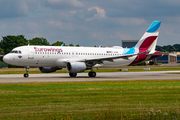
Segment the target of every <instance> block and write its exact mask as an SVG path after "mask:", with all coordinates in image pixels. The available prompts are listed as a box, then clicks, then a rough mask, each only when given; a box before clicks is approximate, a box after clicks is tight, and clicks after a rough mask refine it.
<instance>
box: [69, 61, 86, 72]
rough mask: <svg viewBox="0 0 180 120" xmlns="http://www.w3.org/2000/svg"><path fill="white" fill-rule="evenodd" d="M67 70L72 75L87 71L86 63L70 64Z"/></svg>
mask: <svg viewBox="0 0 180 120" xmlns="http://www.w3.org/2000/svg"><path fill="white" fill-rule="evenodd" d="M66 69H67V70H68V72H70V73H79V72H84V71H85V70H86V64H85V63H84V62H68V63H67V65H66Z"/></svg>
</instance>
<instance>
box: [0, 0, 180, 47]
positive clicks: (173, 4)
mask: <svg viewBox="0 0 180 120" xmlns="http://www.w3.org/2000/svg"><path fill="white" fill-rule="evenodd" d="M0 8H1V9H0V34H1V36H7V35H24V36H25V37H26V38H27V39H32V38H35V37H44V38H46V39H47V40H48V41H49V42H50V43H51V44H52V43H54V42H56V41H63V42H65V43H66V44H70V43H72V44H74V45H76V44H80V45H81V46H94V45H97V46H99V45H104V46H109V45H110V46H117V45H121V40H139V39H140V38H141V36H142V35H143V34H144V32H145V31H146V30H147V28H148V27H149V25H150V24H151V23H152V21H153V20H160V21H162V24H161V28H160V35H159V39H158V45H161V46H163V45H169V44H170V45H173V44H180V1H179V0H0ZM1 39H2V38H1Z"/></svg>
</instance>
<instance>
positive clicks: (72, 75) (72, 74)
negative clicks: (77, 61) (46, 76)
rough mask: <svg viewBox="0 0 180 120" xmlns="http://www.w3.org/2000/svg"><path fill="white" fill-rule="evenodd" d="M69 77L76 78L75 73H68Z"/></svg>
mask: <svg viewBox="0 0 180 120" xmlns="http://www.w3.org/2000/svg"><path fill="white" fill-rule="evenodd" d="M69 76H70V77H76V76H77V73H69Z"/></svg>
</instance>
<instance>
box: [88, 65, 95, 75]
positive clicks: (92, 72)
mask: <svg viewBox="0 0 180 120" xmlns="http://www.w3.org/2000/svg"><path fill="white" fill-rule="evenodd" d="M88 75H89V77H96V72H94V71H93V67H91V72H89V73H88Z"/></svg>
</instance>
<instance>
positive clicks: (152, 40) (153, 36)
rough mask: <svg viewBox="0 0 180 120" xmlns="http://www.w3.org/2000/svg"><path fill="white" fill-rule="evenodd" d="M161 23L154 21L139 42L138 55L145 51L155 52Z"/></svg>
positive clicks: (136, 47)
mask: <svg viewBox="0 0 180 120" xmlns="http://www.w3.org/2000/svg"><path fill="white" fill-rule="evenodd" d="M160 25H161V21H153V23H152V24H151V25H150V27H149V28H148V29H147V31H146V32H145V33H144V35H143V36H142V37H141V39H140V40H139V42H138V43H137V44H136V46H135V50H136V53H142V52H145V51H149V52H154V51H155V48H156V43H157V39H158V35H159V28H160Z"/></svg>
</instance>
